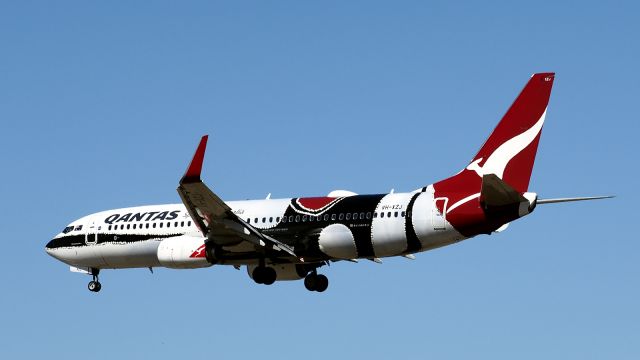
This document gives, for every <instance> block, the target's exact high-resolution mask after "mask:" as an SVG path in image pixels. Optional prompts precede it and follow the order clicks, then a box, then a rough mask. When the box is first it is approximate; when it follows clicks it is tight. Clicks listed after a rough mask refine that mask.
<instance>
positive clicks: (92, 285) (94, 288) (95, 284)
mask: <svg viewBox="0 0 640 360" xmlns="http://www.w3.org/2000/svg"><path fill="white" fill-rule="evenodd" d="M99 273H100V269H91V276H93V280H91V281H89V285H87V288H88V289H89V291H91V292H98V291H100V289H102V284H100V281H98V274H99Z"/></svg>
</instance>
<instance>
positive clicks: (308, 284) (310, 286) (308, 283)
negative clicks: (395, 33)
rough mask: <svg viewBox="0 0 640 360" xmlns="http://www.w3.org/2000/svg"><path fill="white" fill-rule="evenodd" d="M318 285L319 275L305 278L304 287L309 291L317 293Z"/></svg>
mask: <svg viewBox="0 0 640 360" xmlns="http://www.w3.org/2000/svg"><path fill="white" fill-rule="evenodd" d="M317 284H318V275H315V274H309V275H307V277H305V278H304V287H305V288H307V290H309V291H316V286H317Z"/></svg>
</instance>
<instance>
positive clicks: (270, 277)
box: [262, 267, 278, 285]
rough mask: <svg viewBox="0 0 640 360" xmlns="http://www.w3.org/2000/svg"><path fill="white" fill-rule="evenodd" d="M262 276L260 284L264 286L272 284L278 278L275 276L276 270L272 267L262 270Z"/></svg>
mask: <svg viewBox="0 0 640 360" xmlns="http://www.w3.org/2000/svg"><path fill="white" fill-rule="evenodd" d="M262 274H263V279H262V283H263V284H265V285H271V284H273V283H274V282H276V277H277V276H278V274H276V270H275V269H274V268H272V267H265V268H264V270H263V271H262Z"/></svg>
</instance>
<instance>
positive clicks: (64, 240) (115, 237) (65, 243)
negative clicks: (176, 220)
mask: <svg viewBox="0 0 640 360" xmlns="http://www.w3.org/2000/svg"><path fill="white" fill-rule="evenodd" d="M180 235H183V234H181V233H178V234H162V235H160V234H98V241H97V242H95V243H93V240H94V239H95V234H90V235H89V244H90V245H93V244H107V243H114V244H123V243H125V244H131V243H136V242H140V241H146V240H152V239H165V238H169V237H174V236H180ZM85 241H86V237H85V234H80V235H69V236H62V237H59V238H55V239H53V240H51V241H50V242H49V243H48V244H47V246H46V247H47V249H56V248H69V247H78V246H87V242H85Z"/></svg>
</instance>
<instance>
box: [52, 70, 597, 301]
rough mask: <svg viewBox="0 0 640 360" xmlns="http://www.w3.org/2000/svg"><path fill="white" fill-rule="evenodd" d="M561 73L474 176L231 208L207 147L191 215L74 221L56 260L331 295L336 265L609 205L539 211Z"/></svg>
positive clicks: (185, 182)
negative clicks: (544, 215)
mask: <svg viewBox="0 0 640 360" xmlns="http://www.w3.org/2000/svg"><path fill="white" fill-rule="evenodd" d="M553 81H554V73H539V74H534V75H533V76H532V77H531V78H530V79H529V81H528V83H527V84H526V86H525V87H524V89H523V90H522V92H521V93H520V95H519V96H518V97H517V98H516V100H515V102H514V103H513V104H512V105H511V107H510V108H509V109H508V111H507V112H506V114H505V115H504V117H503V118H502V119H501V121H500V122H499V123H498V125H497V127H496V128H495V129H494V130H493V132H492V133H491V135H490V136H489V138H488V139H487V140H486V141H485V143H484V145H482V147H481V148H480V150H479V151H478V153H477V154H476V155H475V156H474V157H473V158H472V159H471V161H470V162H469V163H468V165H466V166H465V167H463V168H462V170H461V171H460V172H459V173H457V174H455V175H453V176H451V177H449V178H446V179H444V180H441V181H438V182H435V183H433V184H430V185H426V186H423V187H420V188H419V189H417V190H414V191H411V192H406V193H395V192H391V193H388V194H374V195H358V194H355V193H353V192H349V191H342V190H339V191H333V192H331V193H329V194H328V195H327V196H320V197H300V198H290V199H270V198H269V197H268V198H267V199H263V200H247V201H229V202H225V201H223V200H222V199H221V198H220V197H218V195H216V194H215V193H214V192H213V191H211V189H210V188H209V187H207V185H205V184H204V183H203V182H202V181H201V178H200V173H201V170H202V165H203V160H204V155H205V149H206V146H207V136H203V137H202V139H201V140H200V144H199V145H198V147H197V149H196V151H195V154H194V156H193V158H192V160H191V163H190V164H189V166H188V167H187V170H186V172H185V174H184V176H183V177H182V179H181V180H180V183H179V185H178V189H177V190H178V194H179V195H180V198H181V200H182V203H179V204H169V205H157V206H140V207H131V208H123V209H115V210H107V211H102V212H98V213H95V214H91V215H87V216H85V217H82V218H80V219H78V220H75V221H73V222H72V223H70V224H69V225H68V226H66V227H65V228H64V229H63V230H62V232H61V233H59V234H58V235H56V236H55V237H54V238H53V240H51V241H50V242H49V243H48V244H47V245H46V252H47V253H48V254H49V255H51V256H53V257H54V258H56V259H58V260H60V261H62V262H64V263H66V264H68V265H70V267H71V270H72V271H75V272H81V273H85V274H88V275H91V276H92V280H91V281H90V282H89V285H88V288H89V290H91V291H93V292H98V291H100V289H101V288H102V285H101V283H100V282H99V279H98V275H99V273H100V272H101V271H102V270H104V269H124V268H149V269H153V268H154V267H165V268H171V269H194V268H204V267H209V266H212V265H216V266H219V265H232V266H235V267H236V268H239V267H241V266H245V267H246V269H247V272H248V275H249V277H250V278H251V279H253V281H255V282H256V283H258V284H265V285H271V284H273V283H274V282H275V281H280V280H301V279H304V285H305V287H306V288H307V289H308V290H310V291H317V292H322V291H325V290H326V289H327V287H328V285H329V281H328V279H327V277H326V276H325V275H322V274H319V273H318V269H319V268H321V267H322V266H324V265H327V264H329V263H330V262H336V261H353V262H356V261H358V259H368V260H372V261H376V262H380V258H384V257H391V256H404V257H407V258H410V259H412V258H414V255H413V254H415V253H418V252H422V251H427V250H431V249H435V248H439V247H442V246H446V245H450V244H454V243H457V242H459V241H461V240H465V239H469V238H472V237H474V236H477V235H481V234H491V233H493V232H500V231H502V230H504V229H505V228H506V227H507V226H508V225H509V223H510V222H512V221H514V220H516V219H518V218H521V217H523V216H526V215H528V214H530V213H531V212H532V211H533V210H534V209H535V208H536V206H537V205H542V204H550V203H559V202H568V201H581V200H593V199H602V198H606V197H608V196H597V197H582V198H560V199H539V198H538V196H537V194H536V193H534V192H529V180H530V178H531V172H532V169H533V163H534V160H535V156H536V151H537V148H538V142H539V141H540V134H541V131H542V125H543V124H544V121H545V117H546V114H547V105H548V102H549V96H550V94H551V87H552V85H553Z"/></svg>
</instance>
